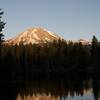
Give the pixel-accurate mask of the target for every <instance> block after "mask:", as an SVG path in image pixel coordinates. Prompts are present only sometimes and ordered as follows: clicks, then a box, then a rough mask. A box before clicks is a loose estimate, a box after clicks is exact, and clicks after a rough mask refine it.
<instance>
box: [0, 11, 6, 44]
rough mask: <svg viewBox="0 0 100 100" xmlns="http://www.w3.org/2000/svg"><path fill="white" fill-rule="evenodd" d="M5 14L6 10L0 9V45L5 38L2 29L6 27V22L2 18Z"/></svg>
mask: <svg viewBox="0 0 100 100" xmlns="http://www.w3.org/2000/svg"><path fill="white" fill-rule="evenodd" d="M3 14H4V12H3V11H2V10H1V9H0V45H1V43H2V42H3V39H4V34H3V33H2V29H3V28H4V26H5V23H4V22H3V21H2V20H1V18H2V15H3Z"/></svg>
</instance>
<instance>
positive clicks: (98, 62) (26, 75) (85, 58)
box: [0, 36, 100, 81]
mask: <svg viewBox="0 0 100 100" xmlns="http://www.w3.org/2000/svg"><path fill="white" fill-rule="evenodd" d="M0 49H1V50H0V52H1V55H0V77H1V79H2V80H3V81H11V80H12V81H15V80H24V81H26V80H27V81H32V79H33V77H34V74H35V73H65V74H68V73H69V74H71V73H72V74H74V73H81V74H82V72H83V74H90V75H92V74H94V75H96V74H97V73H99V72H100V67H99V66H100V44H99V42H98V40H97V39H96V37H95V36H93V39H92V44H91V45H82V43H73V42H68V43H67V42H66V41H64V40H58V41H53V42H52V43H45V44H43V45H42V46H41V45H37V44H28V45H23V44H20V45H5V44H2V45H1V47H0ZM95 73H96V74H95ZM83 76H84V75H83Z"/></svg>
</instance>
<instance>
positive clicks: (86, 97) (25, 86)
mask: <svg viewBox="0 0 100 100" xmlns="http://www.w3.org/2000/svg"><path fill="white" fill-rule="evenodd" d="M99 96H100V80H99V79H82V78H81V79H78V78H76V79H65V80H63V79H60V78H59V79H55V78H48V79H41V78H38V79H37V78H36V79H34V81H33V82H30V83H28V82H26V83H25V82H24V83H17V84H16V83H8V84H1V85H0V100H100V99H99Z"/></svg>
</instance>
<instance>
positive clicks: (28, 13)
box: [0, 0, 100, 40]
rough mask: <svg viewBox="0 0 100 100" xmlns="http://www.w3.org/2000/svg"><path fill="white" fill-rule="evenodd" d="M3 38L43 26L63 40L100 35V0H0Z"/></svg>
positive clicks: (99, 37)
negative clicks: (3, 26) (3, 24)
mask: <svg viewBox="0 0 100 100" xmlns="http://www.w3.org/2000/svg"><path fill="white" fill-rule="evenodd" d="M0 8H2V9H3V11H4V15H3V18H2V19H3V21H5V22H6V26H5V29H4V33H5V38H6V39H9V38H11V37H14V36H16V35H17V34H18V33H20V32H23V31H25V30H26V29H28V28H30V27H38V26H40V27H43V28H45V29H47V30H49V31H52V32H56V33H58V34H59V35H61V36H63V37H64V38H65V39H66V40H78V39H80V38H83V39H91V38H92V35H94V34H95V35H96V36H97V37H98V39H100V0H0Z"/></svg>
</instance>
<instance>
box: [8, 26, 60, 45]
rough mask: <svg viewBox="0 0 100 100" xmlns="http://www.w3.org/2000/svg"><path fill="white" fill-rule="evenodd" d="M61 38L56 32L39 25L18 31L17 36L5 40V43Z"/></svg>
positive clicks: (13, 43) (26, 42) (34, 41)
mask: <svg viewBox="0 0 100 100" xmlns="http://www.w3.org/2000/svg"><path fill="white" fill-rule="evenodd" d="M59 38H61V37H60V36H58V35H57V34H55V33H53V32H50V31H48V30H46V29H44V28H41V27H35V28H29V29H27V30H26V31H24V32H22V33H20V34H19V35H18V36H16V37H14V38H12V39H10V40H7V41H6V43H8V44H12V45H15V44H17V45H19V44H21V43H22V44H30V43H31V44H39V43H46V42H51V41H53V40H58V39H59Z"/></svg>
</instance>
